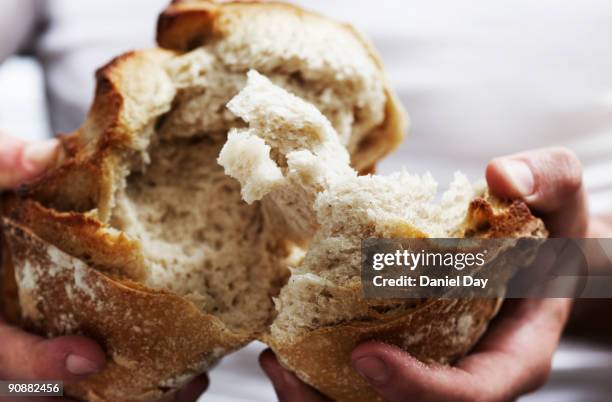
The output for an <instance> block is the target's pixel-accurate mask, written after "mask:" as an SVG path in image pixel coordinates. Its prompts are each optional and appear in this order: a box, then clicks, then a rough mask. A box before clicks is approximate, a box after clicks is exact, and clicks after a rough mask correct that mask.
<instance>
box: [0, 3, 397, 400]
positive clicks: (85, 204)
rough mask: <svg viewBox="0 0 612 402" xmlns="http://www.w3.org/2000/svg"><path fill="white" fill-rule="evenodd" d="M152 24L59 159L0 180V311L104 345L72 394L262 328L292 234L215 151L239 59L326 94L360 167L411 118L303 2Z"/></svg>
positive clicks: (132, 394)
mask: <svg viewBox="0 0 612 402" xmlns="http://www.w3.org/2000/svg"><path fill="white" fill-rule="evenodd" d="M158 42H159V43H160V45H161V46H162V47H165V48H166V49H151V50H145V51H137V52H132V53H128V54H125V55H123V56H120V57H118V58H116V59H115V60H113V61H112V62H111V63H109V64H108V65H107V66H105V67H103V68H102V69H100V70H99V71H98V72H97V74H96V79H97V88H96V94H95V98H94V102H93V105H92V107H91V110H90V113H89V115H88V117H87V120H86V121H85V122H84V123H83V125H82V127H80V128H79V129H78V130H77V131H76V132H74V133H73V134H71V135H68V136H65V137H62V138H61V139H62V145H63V149H62V152H61V155H60V157H59V158H58V161H57V163H56V165H55V166H54V167H52V168H51V169H50V170H49V171H48V172H47V173H46V174H45V175H44V177H42V178H40V179H39V180H37V181H36V182H34V183H31V184H28V185H27V186H25V187H24V188H22V189H20V190H19V191H17V192H14V193H11V194H6V195H4V196H3V203H2V217H3V218H2V226H3V232H4V241H3V253H2V254H3V264H2V266H3V268H2V275H1V278H2V282H1V286H0V288H1V289H2V293H1V296H2V303H0V305H1V306H2V310H3V314H4V315H5V316H6V317H8V318H9V319H10V320H11V321H12V322H15V323H20V324H21V325H23V326H25V327H28V328H30V329H32V330H34V331H37V332H39V333H42V334H45V335H48V336H55V335H62V334H74V333H82V334H85V335H88V336H90V337H93V338H94V339H96V340H98V341H99V342H100V343H101V344H102V345H103V346H104V348H105V349H106V351H107V353H108V355H109V358H110V359H109V363H108V365H107V366H106V367H105V369H104V370H103V371H102V372H101V373H99V374H97V375H95V376H93V377H91V378H89V379H87V380H85V381H83V382H80V383H78V384H73V385H67V386H66V391H67V393H68V394H69V395H72V396H75V397H78V398H81V399H87V400H95V401H127V400H130V401H132V400H156V399H158V398H159V397H160V396H162V395H164V394H166V393H168V392H171V391H172V390H173V389H175V388H177V387H180V386H181V385H182V384H184V383H185V382H186V381H188V380H189V379H190V378H191V377H192V376H194V375H196V374H198V373H200V372H202V371H204V370H206V369H207V368H208V367H210V365H211V364H213V363H214V362H215V361H216V360H217V359H218V358H220V357H221V356H223V355H225V354H227V353H229V352H231V351H233V350H235V349H237V348H240V347H241V346H243V345H244V344H246V343H248V342H249V341H251V340H253V339H256V338H258V337H261V336H263V334H264V333H265V332H266V331H267V330H268V326H269V324H270V322H271V321H272V319H273V317H274V315H275V310H274V304H273V300H272V297H273V296H275V295H277V294H278V292H279V290H280V287H281V286H282V285H283V284H284V283H285V282H286V279H287V277H288V276H289V271H288V269H287V266H288V264H289V261H290V260H291V258H292V256H293V251H294V250H296V247H297V243H298V242H297V241H296V242H291V241H290V239H282V238H280V237H278V236H276V235H272V234H271V232H270V230H269V229H268V227H269V226H270V225H269V224H268V223H267V222H268V220H269V219H272V215H270V213H269V212H268V211H267V209H268V207H266V206H264V205H263V204H262V203H253V204H251V205H248V204H246V203H244V202H243V201H242V199H241V196H240V186H239V184H238V183H237V182H236V181H235V180H234V179H232V178H231V177H228V176H226V175H225V174H224V172H223V169H222V168H221V167H220V166H219V165H218V164H217V162H216V158H217V156H218V154H219V152H220V150H221V147H222V146H223V144H224V143H225V141H226V139H227V132H228V131H229V130H230V129H232V128H237V127H243V126H244V122H243V121H242V120H241V119H239V118H238V117H237V116H235V115H234V114H232V113H231V112H229V111H228V110H227V108H226V103H227V102H228V101H229V100H230V99H231V98H232V97H233V96H234V95H236V93H237V92H238V91H239V90H240V89H241V88H242V87H243V86H244V85H245V82H246V72H247V71H248V70H249V69H251V68H257V69H258V70H259V71H261V72H262V73H264V74H266V75H267V76H268V77H269V78H270V79H271V80H273V81H274V82H275V83H276V84H277V85H279V86H281V87H283V88H286V89H287V90H290V91H292V92H293V93H296V94H299V95H300V96H301V97H303V98H304V99H308V101H309V102H311V103H312V104H314V105H316V107H317V108H318V109H319V110H321V111H323V113H325V114H326V116H327V118H328V119H329V120H330V121H331V122H333V125H334V129H335V130H336V132H337V133H339V134H338V135H340V136H341V139H340V141H341V143H342V144H344V145H345V146H346V147H348V148H349V149H351V158H352V163H353V165H354V166H355V167H356V168H357V169H359V170H369V169H371V168H372V166H373V164H374V163H375V162H376V161H377V160H378V159H379V158H380V157H382V156H383V155H384V154H386V153H387V152H389V151H390V150H391V149H393V148H394V147H395V146H396V145H397V143H398V142H399V141H400V140H401V138H402V136H403V131H404V128H405V123H404V119H403V113H402V111H401V108H400V107H399V106H398V105H397V103H396V102H395V98H394V95H393V93H392V91H391V90H390V89H389V88H388V86H387V83H386V79H385V76H384V72H383V70H382V66H381V65H380V63H379V61H378V58H377V56H376V55H375V53H374V52H373V51H372V49H371V48H370V47H369V45H368V44H367V43H366V42H365V41H364V40H363V38H361V37H360V36H359V35H358V34H357V33H356V32H354V31H353V30H352V29H351V28H350V27H348V26H346V25H342V24H338V23H336V22H332V21H329V20H327V19H325V18H323V17H321V16H319V15H316V14H312V13H308V12H305V11H303V10H301V9H299V8H297V7H294V6H289V5H284V4H276V3H274V4H272V3H243V2H239V3H228V2H224V3H219V4H218V3H215V2H209V1H201V2H189V3H187V2H177V3H173V4H172V5H171V6H170V7H169V8H168V9H167V10H166V11H165V12H164V13H163V14H162V16H161V17H160V20H159V26H158ZM258 145H259V146H261V145H265V144H261V143H258ZM258 145H257V144H255V146H258ZM262 169H264V170H265V169H266V166H262ZM277 173H278V172H277ZM262 176H266V180H268V181H273V180H274V178H275V176H274V173H273V172H271V173H270V174H269V175H268V174H264V175H262ZM276 177H277V178H280V177H279V176H278V174H277V176H276ZM258 187H260V185H259V184H255V186H254V187H253V188H252V189H251V190H250V191H252V192H254V193H256V192H257V191H263V189H264V187H261V188H262V190H258ZM294 237H295V238H300V242H301V243H305V242H306V241H307V233H299V232H298V231H297V230H296V233H295V234H294Z"/></svg>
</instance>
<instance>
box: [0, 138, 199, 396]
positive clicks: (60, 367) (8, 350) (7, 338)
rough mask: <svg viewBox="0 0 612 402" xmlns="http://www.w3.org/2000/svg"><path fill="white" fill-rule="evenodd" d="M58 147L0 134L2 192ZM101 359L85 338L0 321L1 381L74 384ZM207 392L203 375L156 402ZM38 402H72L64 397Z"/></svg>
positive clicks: (43, 164)
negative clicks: (36, 332) (49, 335)
mask: <svg viewBox="0 0 612 402" xmlns="http://www.w3.org/2000/svg"><path fill="white" fill-rule="evenodd" d="M58 147H59V142H58V141H57V140H55V139H50V140H45V141H33V142H25V141H22V140H19V139H17V138H15V137H10V136H8V135H6V134H4V133H2V132H0V191H2V190H9V189H12V188H15V187H17V186H19V185H21V184H23V183H24V182H27V181H29V180H32V179H34V178H36V177H37V176H39V175H40V174H42V173H43V172H44V171H45V169H46V168H47V166H48V165H49V164H51V163H52V162H53V161H54V160H55V158H56V157H57V152H58ZM70 356H76V357H78V359H70V358H69V357H70ZM105 359H106V357H105V355H104V352H103V350H102V349H101V348H100V346H98V345H97V344H96V343H95V342H94V341H92V340H90V339H88V338H85V337H82V336H64V337H58V338H52V339H47V338H42V337H40V336H37V335H34V334H30V333H27V332H25V331H24V330H22V329H20V328H17V327H15V326H12V325H9V324H8V323H7V322H5V321H4V320H3V319H2V316H0V380H12V381H19V380H55V381H60V380H61V381H63V382H65V383H70V382H76V381H79V380H82V379H84V378H86V377H87V376H89V375H92V374H94V373H96V372H98V371H99V370H101V369H102V367H103V366H104V363H105ZM75 362H77V363H78V364H77V363H75ZM207 387H208V377H207V376H206V374H201V375H199V376H197V377H196V378H194V379H193V380H192V381H191V382H189V383H188V384H187V385H185V386H184V387H183V388H181V389H179V390H177V391H175V392H173V393H171V394H168V395H166V396H165V397H164V398H162V400H161V401H160V402H174V401H176V402H190V401H196V400H197V399H198V398H199V396H200V395H201V394H202V393H203V392H204V391H205V390H206V388H207ZM39 399H40V400H41V401H44V400H53V401H73V399H71V398H68V397H66V398H62V397H49V398H48V399H47V398H39ZM13 400H14V401H23V400H24V398H12V397H0V401H6V402H9V401H13Z"/></svg>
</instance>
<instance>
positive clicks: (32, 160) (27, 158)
mask: <svg viewBox="0 0 612 402" xmlns="http://www.w3.org/2000/svg"><path fill="white" fill-rule="evenodd" d="M58 146H59V141H58V140H56V139H50V140H46V141H36V142H30V143H28V144H26V145H25V147H24V149H23V156H22V158H23V159H22V160H23V164H24V166H25V167H26V168H28V169H31V170H34V171H36V170H40V169H43V168H44V167H46V166H47V165H48V164H49V163H51V161H52V160H53V158H55V154H56V153H57V149H58Z"/></svg>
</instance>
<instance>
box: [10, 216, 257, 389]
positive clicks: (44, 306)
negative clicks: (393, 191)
mask: <svg viewBox="0 0 612 402" xmlns="http://www.w3.org/2000/svg"><path fill="white" fill-rule="evenodd" d="M3 229H4V233H5V235H6V241H7V243H8V244H9V247H10V250H11V255H12V256H13V257H14V261H15V265H14V269H15V273H16V277H17V278H19V280H18V282H20V291H19V299H20V301H21V307H22V311H23V314H24V317H25V319H26V323H27V325H28V326H30V327H31V328H33V329H34V330H36V331H37V332H40V333H42V334H45V335H50V336H55V335H62V334H66V333H75V331H76V332H77V333H82V334H84V335H87V336H89V337H92V338H93V339H96V340H97V341H99V342H100V344H101V345H102V346H103V347H104V348H105V350H106V351H107V353H108V355H109V361H108V363H107V365H106V367H105V368H104V370H103V371H102V372H100V373H99V374H97V375H95V376H93V377H91V378H89V379H87V380H85V381H83V382H80V383H78V384H75V385H71V386H68V387H67V391H68V393H69V394H70V395H75V396H77V397H80V398H87V399H97V400H106V401H127V400H155V399H156V398H159V397H160V396H161V395H162V394H163V393H164V392H166V391H168V390H170V389H172V388H174V387H177V386H180V385H181V384H182V383H184V382H185V381H186V380H188V378H189V373H191V374H197V373H199V372H201V370H203V369H205V368H206V367H207V366H209V365H210V364H212V362H214V361H215V360H217V359H218V358H220V357H221V356H222V355H223V354H225V353H227V352H229V351H231V350H233V349H235V348H237V347H239V346H241V345H242V344H244V343H245V342H246V341H247V340H246V339H244V338H241V337H239V336H237V335H236V334H233V333H231V332H230V331H228V330H227V329H226V328H225V327H224V325H223V324H222V323H221V322H220V321H219V320H218V319H217V318H215V317H213V316H210V315H206V314H203V313H201V312H200V310H198V309H197V308H196V307H195V306H194V305H193V304H192V303H191V302H189V301H187V300H185V299H183V298H181V297H179V296H176V295H174V294H171V293H168V292H163V291H154V290H151V289H147V288H144V287H143V286H141V285H139V284H137V283H135V282H132V281H129V280H126V279H123V280H122V279H116V280H115V279H111V278H110V277H108V276H106V275H104V274H102V273H101V272H99V271H97V270H96V269H93V268H91V267H90V266H88V265H86V264H84V263H83V262H82V261H80V260H78V259H76V258H74V257H71V256H69V255H68V254H66V253H64V252H62V251H60V250H59V249H58V248H56V247H55V246H52V245H50V244H49V243H47V242H45V241H44V240H42V239H41V238H40V237H38V236H36V235H35V234H34V233H33V232H32V231H31V230H29V229H27V228H25V227H24V226H22V225H20V224H18V223H16V222H14V221H12V220H9V219H4V220H3ZM75 230H76V231H77V232H78V231H79V230H80V229H79V228H76V229H75ZM100 246H102V245H99V246H98V247H100ZM168 379H176V382H175V383H171V382H168V381H167V380H168ZM162 380H166V381H162ZM111 384H112V385H111Z"/></svg>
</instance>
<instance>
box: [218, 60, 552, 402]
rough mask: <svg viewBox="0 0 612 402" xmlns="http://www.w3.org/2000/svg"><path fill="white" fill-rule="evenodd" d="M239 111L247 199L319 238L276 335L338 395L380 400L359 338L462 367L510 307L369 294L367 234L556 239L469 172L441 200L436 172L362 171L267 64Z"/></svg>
mask: <svg viewBox="0 0 612 402" xmlns="http://www.w3.org/2000/svg"><path fill="white" fill-rule="evenodd" d="M228 109H229V110H230V111H231V112H232V113H234V114H235V115H237V116H239V117H240V118H242V119H243V120H244V121H245V122H246V123H247V127H244V128H235V129H232V130H231V131H230V133H229V135H228V139H227V142H226V143H225V145H224V146H223V148H222V150H221V152H220V155H219V159H218V161H219V163H220V164H221V165H222V166H223V167H224V168H225V172H226V173H227V174H228V175H230V176H232V177H235V178H236V179H237V180H238V181H239V182H240V184H241V186H242V197H243V199H244V200H245V201H247V202H249V203H255V202H256V201H258V200H261V203H262V204H263V205H264V206H265V207H267V210H268V211H269V214H268V215H267V216H273V217H274V219H273V220H271V221H270V223H269V224H270V225H272V226H275V225H276V229H275V230H273V231H272V233H275V234H277V235H278V236H280V237H284V238H286V237H287V236H288V235H291V234H292V233H294V232H295V231H296V230H297V229H300V230H304V229H305V228H307V230H308V235H309V237H310V238H311V239H312V240H311V241H310V243H309V244H308V247H307V251H306V254H305V256H304V257H303V259H302V260H301V261H300V262H299V263H298V264H296V265H295V266H294V267H293V268H292V270H291V277H290V279H289V281H288V283H287V285H285V286H284V287H283V288H282V289H281V292H280V294H279V296H278V297H276V298H275V307H276V310H277V313H276V317H275V319H274V321H273V322H272V325H271V326H270V330H269V333H268V334H266V336H264V339H265V341H266V342H268V344H270V345H271V346H272V348H273V349H274V350H275V351H276V353H277V355H278V357H279V359H280V360H281V362H282V363H283V364H285V365H286V366H287V367H288V368H289V369H291V370H293V371H295V372H296V374H297V375H298V376H299V377H301V378H302V379H303V380H304V381H306V382H308V383H310V384H311V385H313V386H315V387H316V388H318V389H319V390H320V391H322V392H323V393H325V394H327V395H329V396H330V397H332V398H333V399H334V400H352V401H353V400H364V401H367V400H375V399H377V397H376V395H375V394H374V393H373V392H372V391H371V390H370V389H369V387H368V386H367V384H366V383H365V382H364V381H363V380H361V378H360V377H359V375H358V374H356V373H355V372H354V371H353V369H352V368H351V366H350V362H349V356H350V352H351V350H352V348H353V347H355V346H356V344H357V343H358V342H357V341H359V340H366V339H368V340H371V339H379V340H381V341H387V342H390V343H393V344H396V345H398V346H400V347H402V348H404V349H406V350H408V351H410V352H411V353H413V354H414V355H415V356H416V357H418V358H420V359H422V360H424V361H435V362H438V363H451V362H453V361H454V360H455V359H456V358H457V357H459V356H461V355H462V354H463V353H465V352H466V351H467V350H468V349H469V348H470V347H471V346H472V345H473V344H474V343H475V342H476V341H477V340H478V338H479V336H480V334H481V333H482V332H483V331H484V329H485V327H486V325H487V323H488V321H489V320H490V319H491V318H492V317H493V316H494V314H495V313H496V311H497V307H498V306H499V301H498V300H494V299H491V300H484V299H473V300H436V301H434V300H403V301H402V300H399V301H398V300H382V301H381V300H366V299H364V298H363V297H362V290H361V275H360V268H361V240H362V239H364V238H367V237H383V238H393V237H434V238H435V237H438V238H445V237H466V236H480V237H488V236H497V237H501V236H521V237H526V236H531V237H541V236H543V235H545V230H544V228H543V225H542V222H541V221H539V220H538V219H536V218H534V217H533V216H531V214H530V213H529V211H528V209H526V207H525V206H524V205H520V204H517V203H507V202H503V201H500V200H495V199H492V198H491V197H490V196H488V195H487V194H486V190H484V189H475V188H474V187H473V186H472V185H471V184H470V183H469V181H468V180H467V179H466V178H465V176H463V175H461V174H460V173H457V174H455V180H454V181H453V183H452V184H451V186H450V188H449V190H448V191H447V192H445V193H444V194H443V195H442V197H441V201H440V202H437V203H436V202H434V198H435V195H436V191H437V189H436V183H435V181H434V180H433V178H432V177H431V176H430V175H429V174H426V175H424V176H418V175H412V174H409V173H407V172H405V171H401V172H397V173H393V174H391V175H388V176H377V175H364V176H360V175H358V173H357V171H355V170H354V169H353V168H352V167H351V166H350V157H349V154H348V152H347V151H346V149H345V147H344V146H343V145H342V143H341V141H340V139H339V136H337V135H336V134H335V131H334V128H333V126H332V124H331V123H330V122H329V120H328V119H327V118H326V117H325V116H324V115H323V114H321V113H320V112H319V111H318V110H317V108H316V107H315V106H314V105H312V104H310V103H308V102H306V101H305V100H303V99H301V98H299V97H298V96H295V95H294V94H290V93H288V92H287V91H286V90H284V89H282V88H280V87H278V86H275V85H274V84H273V83H272V82H271V81H270V80H268V79H267V78H265V77H264V76H262V75H260V74H259V73H257V72H256V71H251V72H249V74H248V83H247V85H246V87H245V88H244V89H243V90H242V91H241V92H240V93H239V94H238V95H237V96H236V97H235V98H233V99H232V100H231V101H230V102H229V104H228ZM493 205H495V209H494V208H493ZM279 222H281V224H278V223H279ZM500 228H503V229H501V230H500ZM287 232H288V233H287ZM322 362H324V363H323V364H322Z"/></svg>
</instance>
